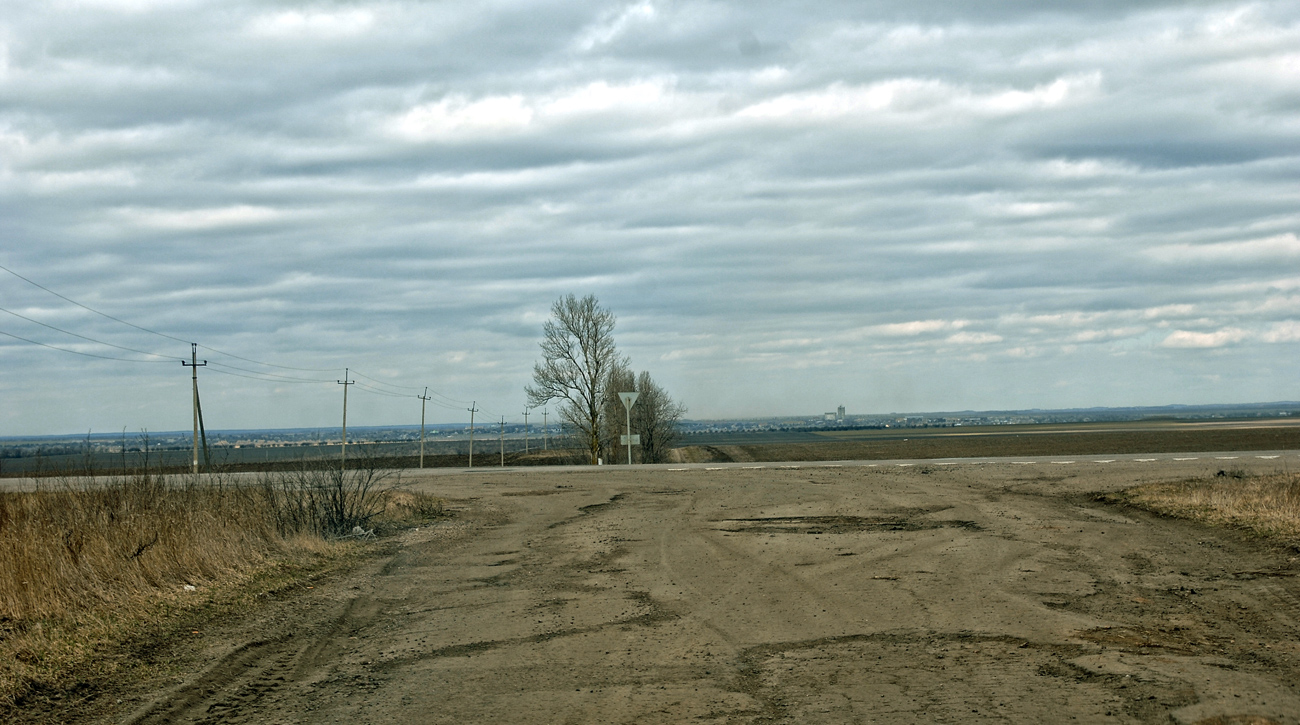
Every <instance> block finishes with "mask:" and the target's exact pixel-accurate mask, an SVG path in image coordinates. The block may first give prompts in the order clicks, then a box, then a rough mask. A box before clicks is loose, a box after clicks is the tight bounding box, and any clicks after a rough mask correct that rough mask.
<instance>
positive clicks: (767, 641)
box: [113, 451, 1300, 724]
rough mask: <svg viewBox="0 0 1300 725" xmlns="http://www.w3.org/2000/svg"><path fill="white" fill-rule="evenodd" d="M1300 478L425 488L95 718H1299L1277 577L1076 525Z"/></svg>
mask: <svg viewBox="0 0 1300 725" xmlns="http://www.w3.org/2000/svg"><path fill="white" fill-rule="evenodd" d="M1271 455H1275V456H1276V457H1275V458H1268V457H1261V456H1271ZM1288 459H1289V460H1290V461H1292V463H1291V464H1288V463H1287V461H1288ZM1101 461H1109V462H1101ZM1295 462H1300V459H1298V458H1297V457H1296V453H1295V452H1294V451H1292V452H1289V453H1288V452H1276V453H1269V454H1260V453H1258V452H1251V453H1244V454H1239V455H1237V454H1231V453H1227V454H1199V455H1198V454H1186V455H1182V456H1178V457H1175V456H1169V455H1164V456H1159V457H1140V456H1139V457H1134V456H1126V457H1123V460H1119V459H1107V458H1104V457H1096V456H1094V457H1091V458H1090V459H1088V460H1082V459H1080V460H1070V459H1067V458H1060V459H1056V460H1052V459H1036V460H1016V461H1012V460H1003V461H990V462H984V463H978V464H976V463H969V462H966V463H962V462H952V463H950V464H947V465H943V464H938V463H935V462H932V461H931V462H912V463H910V464H909V463H902V464H901V465H900V463H898V462H895V463H880V462H872V464H871V465H865V464H864V465H852V464H847V463H842V464H807V465H801V466H793V465H792V466H780V465H774V464H768V465H766V466H763V467H752V466H749V467H747V466H731V467H725V466H710V467H690V468H685V469H683V468H682V467H676V469H675V470H669V468H633V469H628V468H625V467H624V468H613V467H606V468H600V469H593V468H586V469H578V470H564V471H552V470H542V469H532V470H520V471H502V470H497V471H493V470H490V469H484V470H479V471H475V472H472V473H466V472H461V473H449V472H445V471H443V472H439V473H438V475H429V476H427V477H424V478H417V479H416V482H415V484H414V485H417V486H419V487H420V488H423V489H426V490H429V491H432V492H435V493H437V494H439V495H442V496H445V497H446V498H447V499H448V500H449V501H450V504H451V507H452V508H453V509H455V510H456V513H457V515H456V516H455V517H454V518H452V519H449V520H447V521H445V522H441V523H438V524H436V525H433V526H428V527H424V528H421V529H419V530H415V531H408V532H405V533H404V534H402V535H401V542H400V546H399V547H398V548H397V550H396V553H395V554H393V555H392V556H391V557H385V558H383V559H382V560H378V561H375V562H373V563H372V564H371V565H370V566H369V567H368V568H365V569H363V570H361V571H358V572H355V573H353V574H350V575H347V576H345V577H340V578H338V579H335V580H331V581H329V582H324V583H322V584H321V585H320V586H318V587H317V588H315V589H313V590H311V591H308V592H304V593H303V594H302V595H300V596H296V597H293V598H291V599H289V600H286V601H281V602H276V603H273V604H271V605H269V606H268V607H267V609H266V610H264V611H259V612H256V613H250V615H249V617H248V618H247V619H246V620H245V621H240V622H236V623H232V624H230V625H228V627H227V628H226V629H223V630H221V631H212V632H204V633H202V634H201V635H200V636H199V637H196V640H195V642H193V643H190V644H189V645H187V646H188V647H189V648H190V649H189V650H187V651H185V652H181V653H180V654H177V655H176V656H177V657H182V658H188V660H187V661H188V662H189V663H190V666H189V674H185V675H183V676H181V677H179V678H174V679H171V680H169V681H167V682H148V683H141V684H140V685H139V691H138V692H137V693H136V694H135V696H130V697H127V698H126V701H125V704H124V705H122V707H121V710H120V711H119V712H117V713H115V714H114V716H113V720H114V721H117V722H120V721H123V720H125V721H130V722H137V723H162V722H187V721H189V722H225V723H243V722H249V723H253V722H256V723H349V724H355V723H364V722H394V723H407V722H409V723H468V722H491V723H633V722H635V723H681V722H698V723H760V722H799V723H819V722H824V723H847V722H863V723H870V722H881V723H892V722H897V723H903V722H908V723H910V722H963V723H970V722H986V721H987V722H1067V721H1078V722H1098V723H1121V722H1170V721H1173V722H1183V723H1198V722H1200V723H1227V722H1242V723H1245V722H1255V723H1268V722H1278V723H1297V722H1300V582H1298V581H1297V578H1296V574H1297V573H1298V572H1300V564H1298V563H1297V552H1296V551H1295V550H1294V549H1289V548H1285V547H1279V546H1271V545H1267V544H1263V543H1260V542H1259V541H1257V540H1254V539H1251V538H1249V537H1247V536H1245V535H1243V534H1240V533H1236V532H1233V531H1225V530H1215V529H1208V528H1204V527H1201V526H1198V525H1194V524H1190V523H1187V522H1182V521H1176V520H1170V519H1163V518H1159V517H1155V516H1152V515H1149V514H1146V513H1143V512H1141V511H1135V510H1132V509H1127V508H1123V507H1119V506H1116V505H1112V504H1107V503H1103V502H1101V501H1098V500H1097V496H1098V494H1101V493H1103V492H1106V491H1112V490H1116V489H1120V488H1124V487H1127V486H1131V485H1133V484H1136V483H1139V482H1144V481H1155V480H1166V479H1181V478H1187V477H1190V476H1208V475H1213V474H1214V473H1215V472H1216V471H1217V470H1218V469H1222V468H1227V467H1232V468H1236V469H1244V470H1259V471H1276V470H1281V469H1282V468H1283V467H1284V466H1286V465H1294V463H1295ZM413 475H414V474H410V473H408V474H407V475H406V478H407V479H411V478H412V476H413ZM1251 718H1254V719H1251Z"/></svg>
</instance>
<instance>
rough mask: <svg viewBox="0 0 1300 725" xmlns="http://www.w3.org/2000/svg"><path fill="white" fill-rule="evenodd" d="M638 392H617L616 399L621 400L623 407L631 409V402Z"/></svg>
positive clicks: (634, 400)
mask: <svg viewBox="0 0 1300 725" xmlns="http://www.w3.org/2000/svg"><path fill="white" fill-rule="evenodd" d="M637 395H639V393H619V394H618V399H619V400H621V401H623V407H624V408H627V409H628V410H629V411H630V410H632V404H633V403H635V402H636V396H637Z"/></svg>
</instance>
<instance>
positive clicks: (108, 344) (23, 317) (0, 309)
mask: <svg viewBox="0 0 1300 725" xmlns="http://www.w3.org/2000/svg"><path fill="white" fill-rule="evenodd" d="M0 312H4V313H6V314H10V315H13V316H14V317H17V318H18V319H20V320H27V321H28V322H31V323H33V324H36V325H40V326H41V327H46V328H49V329H51V330H54V331H55V332H62V333H63V334H65V335H71V336H73V337H76V338H80V339H82V340H85V341H87V342H93V343H95V344H96V345H104V346H105V347H115V348H117V349H118V350H126V351H127V352H137V353H140V354H141V355H152V356H153V357H161V358H168V359H169V360H184V359H185V358H182V357H177V356H175V355H163V354H162V353H157V352H149V351H148V350H137V349H135V348H134V347H126V346H123V345H116V344H114V343H111V342H104V341H103V340H96V339H95V338H93V337H87V336H85V335H79V334H77V333H75V332H71V331H69V330H65V329H63V328H62V327H55V326H54V325H51V324H48V323H45V322H41V321H40V320H34V319H32V318H30V317H28V316H27V315H20V314H18V313H17V312H14V311H13V310H9V309H5V308H4V307H0Z"/></svg>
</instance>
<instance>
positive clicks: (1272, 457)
mask: <svg viewBox="0 0 1300 725" xmlns="http://www.w3.org/2000/svg"><path fill="white" fill-rule="evenodd" d="M1255 457H1256V458H1263V459H1265V460H1272V459H1274V458H1277V456H1255Z"/></svg>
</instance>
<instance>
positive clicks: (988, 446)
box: [0, 418, 1300, 477]
mask: <svg viewBox="0 0 1300 725" xmlns="http://www.w3.org/2000/svg"><path fill="white" fill-rule="evenodd" d="M537 442H538V441H537V440H536V439H534V440H533V441H532V443H531V450H532V453H531V454H529V455H524V454H523V446H524V441H523V440H519V439H507V440H506V441H505V448H506V453H505V462H506V464H507V465H511V466H520V465H549V464H558V463H574V462H576V460H574V459H573V457H572V456H567V455H565V454H564V453H563V452H561V451H555V450H552V451H549V452H547V453H543V452H541V451H538V450H537ZM468 448H469V444H468V442H467V441H455V442H437V443H430V444H429V445H428V446H427V448H426V456H425V465H426V466H427V467H430V468H460V467H465V466H467V465H468V463H469V456H468ZM362 449H367V450H368V451H369V452H370V454H371V455H373V456H375V457H376V458H377V459H379V460H380V461H381V462H382V465H384V466H385V467H403V468H414V467H415V466H417V465H418V461H419V459H418V457H417V456H416V452H417V451H418V445H417V444H413V443H409V442H403V443H379V444H362V445H356V446H354V445H352V444H349V446H348V458H349V461H352V462H353V463H356V462H357V461H359V459H360V458H361V455H360V454H361V451H362ZM500 450H501V449H500V444H499V442H498V441H497V440H494V439H491V438H489V439H486V440H483V441H481V442H478V441H476V442H475V445H474V463H475V464H476V467H477V466H494V465H498V464H499V461H500ZM1259 450H1300V419H1294V418H1275V419H1261V418H1249V419H1235V420H1213V421H1204V420H1197V421H1186V420H1176V419H1152V420H1143V421H1131V422H1123V423H1073V424H1044V425H992V426H963V427H953V428H883V429H881V428H875V429H866V430H833V431H764V432H757V433H707V434H697V435H688V436H684V437H683V438H682V440H681V442H680V443H679V449H678V450H677V451H676V452H675V453H676V459H677V460H678V461H681V462H697V463H703V462H711V461H718V462H725V461H736V462H743V461H834V460H892V459H940V458H985V457H996V456H1048V455H1091V454H1111V453H1114V454H1123V453H1178V452H1189V451H1259ZM190 456H191V453H190V452H189V451H177V450H169V451H161V452H160V451H155V452H154V453H153V454H152V457H151V460H150V464H149V468H150V470H155V471H171V472H178V473H179V472H184V471H185V470H187V468H188V466H189V462H190ZM338 456H339V449H338V446H296V447H281V448H252V447H246V448H220V449H214V450H213V453H212V461H213V464H214V465H215V466H218V467H220V468H221V469H223V470H228V471H258V470H278V469H285V468H293V467H297V466H300V465H302V463H303V462H304V461H310V462H314V463H315V465H329V464H330V462H333V461H337V460H338ZM579 458H580V457H579ZM87 464H89V467H91V468H93V469H94V470H95V471H97V472H100V473H108V474H112V473H116V472H121V471H123V470H140V469H141V468H142V467H143V460H142V457H141V456H140V455H139V454H138V453H129V454H128V455H127V457H125V458H123V457H122V456H120V455H114V454H107V453H101V454H96V455H93V456H91V457H90V458H87V457H85V456H80V455H68V456H50V457H45V458H18V459H13V458H11V459H5V460H3V461H0V477H13V476H27V475H33V474H36V475H40V474H41V473H44V474H57V473H60V472H64V473H68V472H71V473H81V472H83V471H85V470H86V468H87Z"/></svg>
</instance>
